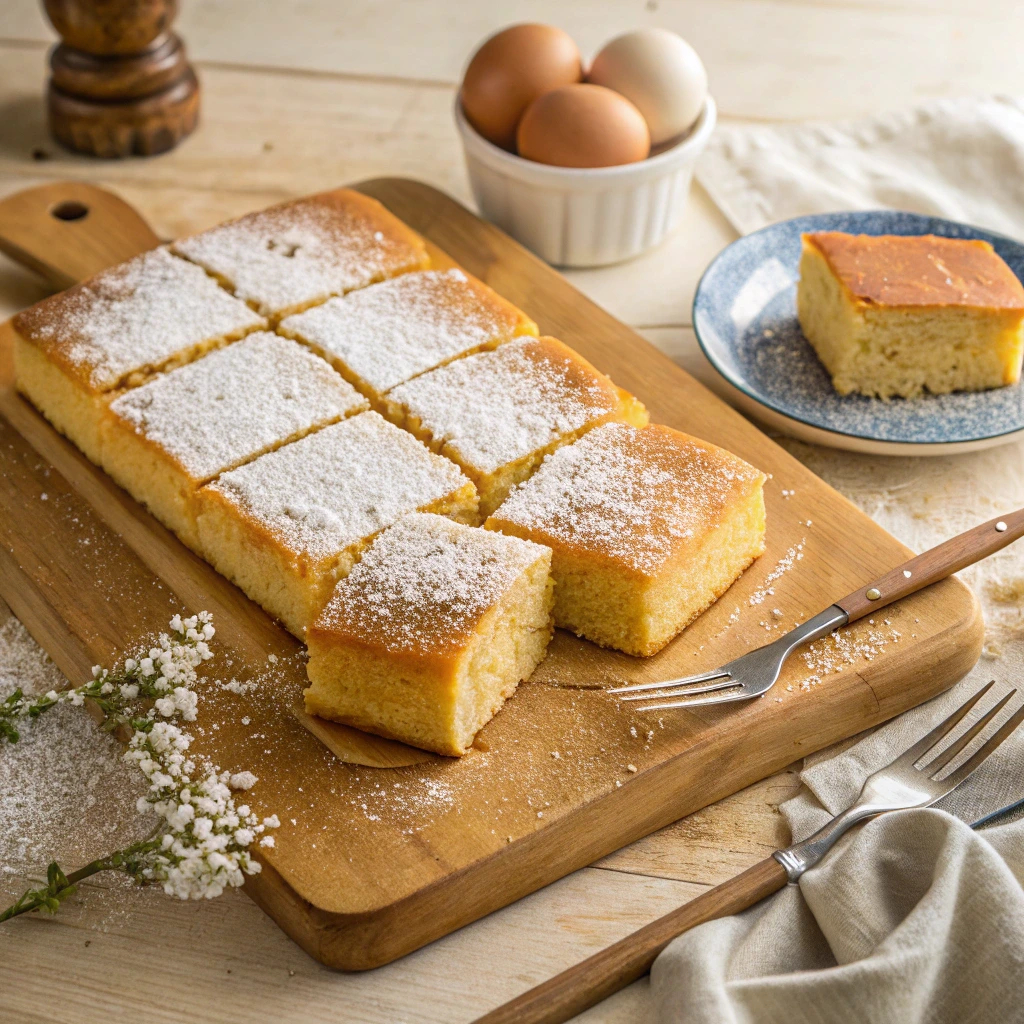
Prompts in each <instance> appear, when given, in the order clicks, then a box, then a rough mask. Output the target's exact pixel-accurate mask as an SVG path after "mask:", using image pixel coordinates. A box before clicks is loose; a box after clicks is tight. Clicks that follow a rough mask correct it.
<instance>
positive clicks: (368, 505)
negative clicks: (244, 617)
mask: <svg viewBox="0 0 1024 1024" xmlns="http://www.w3.org/2000/svg"><path fill="white" fill-rule="evenodd" d="M467 483H468V481H467V480H466V478H465V477H464V476H463V475H462V472H461V471H460V470H459V468H458V467H457V466H456V465H455V464H454V463H452V462H449V461H448V460H447V459H442V458H441V457H440V456H439V455H434V454H433V453H432V452H430V451H428V450H427V448H426V446H425V445H423V444H421V443H420V442H419V441H417V440H416V438H414V437H413V436H412V435H411V434H408V433H406V432H405V431H404V430H400V429H399V428H398V427H396V426H395V425H394V424H392V423H389V422H388V421H387V420H385V419H384V418H383V417H382V416H378V415H377V413H375V412H363V413H359V414H358V415H356V416H352V417H350V418H349V419H347V420H342V422H341V423H335V424H333V425H332V426H329V427H324V429H323V430H319V431H317V432H316V433H315V434H311V435H309V436H308V437H304V438H303V439H302V440H301V441H296V442H295V443H294V444H289V445H285V446H284V447H283V448H278V449H277V451H273V452H268V453H267V454H266V455H261V456H260V457H259V458H258V459H256V460H255V461H253V462H250V463H248V465H245V466H241V467H239V468H238V469H233V470H231V471H230V472H228V473H225V474H224V475H223V476H221V477H219V478H218V479H217V480H216V481H215V482H214V483H212V484H210V485H209V487H210V488H211V489H212V490H214V491H216V492H218V493H219V494H221V495H222V496H223V497H224V498H226V499H227V500H228V501H230V502H232V503H233V504H235V505H236V506H237V507H238V508H239V510H240V512H241V513H242V514H243V515H244V516H246V517H247V518H248V519H249V520H250V521H252V522H254V523H256V524H257V525H258V526H259V528H261V529H262V530H263V531H265V532H266V533H267V534H268V535H269V536H271V537H273V538H274V539H275V540H276V541H277V542H278V543H279V544H281V545H283V546H284V547H286V548H288V549H289V550H290V551H292V552H295V553H296V554H305V555H307V556H308V557H310V558H312V559H315V560H319V559H323V558H329V557H332V556H334V555H338V554H340V553H341V552H343V551H345V550H346V549H347V548H349V547H350V546H351V545H353V544H356V543H358V542H359V541H361V540H363V539H364V538H366V537H369V536H371V535H373V534H375V533H377V532H378V531H380V530H382V529H384V527H386V526H390V525H391V524H392V523H393V522H395V520H396V519H398V518H399V517H400V516H402V515H404V514H405V513H407V512H415V511H416V510H417V509H420V508H423V507H425V506H428V505H430V504H432V503H433V502H436V501H440V500H441V499H442V498H444V497H446V496H447V495H449V494H452V493H453V492H454V491H457V490H459V489H460V488H462V487H464V486H465V485H466V484H467Z"/></svg>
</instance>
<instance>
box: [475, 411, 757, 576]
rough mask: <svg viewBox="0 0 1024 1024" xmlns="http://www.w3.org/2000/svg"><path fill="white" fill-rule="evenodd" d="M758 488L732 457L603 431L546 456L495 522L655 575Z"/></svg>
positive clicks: (749, 470) (663, 431)
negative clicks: (731, 505) (733, 503)
mask: <svg viewBox="0 0 1024 1024" xmlns="http://www.w3.org/2000/svg"><path fill="white" fill-rule="evenodd" d="M762 479H763V476H762V474H761V473H760V472H758V470H756V469H754V468H753V467H752V466H749V465H747V463H745V462H743V461H742V460H741V459H738V458H737V457H736V456H734V455H730V454H729V453H728V452H725V451H722V450H721V449H718V448H715V447H713V446H712V445H708V444H705V443H704V442H702V441H698V440H697V439H696V438H691V437H688V436H687V435H685V434H680V433H678V432H677V431H674V430H670V429H669V428H668V427H660V426H653V427H645V428H644V429H642V430H641V429H637V428H636V427H630V426H625V425H623V424H620V423H607V424H604V425H602V426H599V427H595V428H594V429H593V430H591V431H590V432H589V433H588V434H586V435H584V437H583V438H582V439H581V440H579V441H577V442H576V443H575V444H571V445H566V446H564V447H562V448H559V449H558V450H557V451H556V452H554V453H553V454H552V455H549V456H548V457H547V458H546V459H545V460H544V462H543V463H542V464H541V467H540V469H539V470H538V471H537V472H536V473H535V474H534V476H533V477H532V478H531V479H529V480H527V481H526V482H525V483H522V484H520V485H519V486H518V487H517V488H516V489H515V490H513V491H512V493H511V495H510V496H509V498H508V499H507V500H506V501H505V503H504V504H503V505H502V506H501V508H499V509H498V512H497V513H496V514H495V517H494V518H495V520H496V522H497V524H498V525H500V524H501V523H502V522H508V523H511V524H515V525H517V526H520V527H524V528H526V529H530V530H534V531H536V539H538V540H541V541H542V542H543V540H544V539H545V537H550V538H552V539H553V540H556V541H560V542H562V543H566V544H572V545H574V546H577V547H582V548H585V549H587V550H590V551H595V552H599V553H601V554H604V555H606V556H607V557H610V558H614V559H616V560H618V561H620V562H622V563H624V564H626V565H628V566H631V567H633V568H635V569H637V570H639V571H641V572H652V573H653V572H657V571H658V570H659V569H660V567H661V566H662V564H663V563H664V562H665V560H666V559H667V558H668V557H669V556H670V555H671V554H672V553H673V552H674V551H675V550H676V549H677V548H678V547H679V545H680V543H681V542H683V541H685V540H686V539H688V538H691V537H699V536H700V535H702V534H705V533H707V531H709V530H711V529H714V528H715V527H716V526H717V524H718V522H719V520H720V518H721V516H722V514H723V512H724V511H725V509H726V507H727V505H728V503H729V502H730V501H733V500H736V499H738V498H739V497H740V496H741V495H743V494H745V493H749V492H750V491H751V490H752V489H753V487H754V486H756V485H757V484H758V482H759V481H760V480H762Z"/></svg>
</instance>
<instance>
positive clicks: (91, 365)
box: [14, 248, 265, 391]
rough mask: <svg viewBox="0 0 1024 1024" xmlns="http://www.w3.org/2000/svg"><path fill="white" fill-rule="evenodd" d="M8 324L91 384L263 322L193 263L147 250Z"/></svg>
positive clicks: (151, 366) (122, 377)
mask: <svg viewBox="0 0 1024 1024" xmlns="http://www.w3.org/2000/svg"><path fill="white" fill-rule="evenodd" d="M14 326H15V330H16V331H17V332H18V333H19V334H20V335H21V336H22V337H23V338H25V339H26V340H27V341H29V342H31V343H32V344H34V345H36V346H37V347H38V348H39V349H40V350H41V351H42V352H43V353H44V354H45V355H46V356H47V357H48V358H50V359H51V360H53V361H54V362H55V363H57V364H58V365H60V366H61V367H62V368H64V370H65V371H66V372H68V373H70V374H71V375H73V376H74V377H76V378H77V379H79V380H81V381H82V383H83V384H85V385H87V386H88V387H89V388H91V389H92V390H95V391H107V390H110V389H112V388H114V387H116V386H117V385H119V384H122V383H125V382H131V381H130V378H131V377H132V375H133V374H140V373H143V374H144V373H147V372H151V371H153V370H159V369H161V368H163V367H165V366H167V365H169V364H173V363H174V362H175V361H178V362H180V361H184V360H185V359H188V358H191V357H192V356H193V355H195V354H197V353H198V352H201V351H203V350H205V349H206V348H209V347H213V346H215V345H218V344H221V343H223V342H224V341H225V340H228V341H229V340H232V339H234V338H238V337H241V336H242V335H244V334H246V333H248V332H249V331H252V330H256V329H257V328H259V327H262V326H265V323H264V321H263V319H262V317H260V316H258V315H257V314H256V313H254V312H253V311H252V310H251V309H250V308H249V307H248V306H246V305H245V303H243V302H240V301H239V300H238V299H236V298H234V297H233V296H232V295H230V294H228V293H227V292H226V291H224V289H223V288H221V287H220V286H219V285H218V284H217V283H216V281H214V280H213V279H212V278H211V277H210V276H209V275H208V274H207V273H206V272H205V271H204V270H202V269H201V268H200V267H197V266H195V265H194V264H192V263H189V262H188V261H187V260H183V259H179V258H178V257H176V256H173V255H171V254H170V253H169V252H168V251H167V250H166V249H163V248H161V249H154V250H152V251H151V252H147V253H143V254H142V255H141V256H136V257H135V258H134V259H131V260H128V262H126V263H122V264H120V265H119V266H117V267H113V268H111V269H110V270H105V271H102V272H101V273H99V274H96V275H95V276H94V277H91V278H89V279H88V280H87V281H84V282H82V284H80V285H76V286H75V287H73V288H69V289H67V291H64V292H60V293H59V294H57V295H54V296H51V297H50V298H48V299H44V300H43V301H42V302H38V303H36V305H34V306H31V307H30V308H29V309H26V310H24V311H23V312H22V313H19V314H18V316H17V317H15V320H14Z"/></svg>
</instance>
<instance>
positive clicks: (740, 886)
mask: <svg viewBox="0 0 1024 1024" xmlns="http://www.w3.org/2000/svg"><path fill="white" fill-rule="evenodd" d="M991 687H992V683H988V684H987V685H986V686H983V687H982V688H981V689H980V690H978V691H977V692H976V693H975V694H974V695H973V696H972V697H970V698H969V699H968V700H967V701H965V702H964V703H963V704H962V705H961V706H960V707H959V708H957V709H956V711H954V712H953V713H952V714H951V715H950V716H949V717H948V718H947V719H945V721H943V722H940V723H939V725H937V726H936V727H935V728H934V729H932V731H931V732H929V733H928V735H927V736H924V737H923V738H922V739H920V740H919V741H918V742H917V743H915V744H914V745H913V746H912V747H911V748H910V749H909V750H906V751H904V752H903V753H902V754H900V756H899V757H897V758H896V759H895V760H894V761H892V762H891V763H890V764H887V765H886V766H885V767H884V768H880V769H879V770H878V771H876V772H875V773H874V774H873V775H870V776H869V777H868V778H867V780H866V781H865V783H864V786H863V788H862V789H861V791H860V796H859V797H858V798H857V800H856V801H855V802H854V804H853V805H852V806H851V807H849V808H848V809H847V810H845V811H843V812H842V814H839V815H837V816H836V817H835V818H833V819H832V820H831V821H830V822H829V823H828V824H827V825H826V826H825V827H824V828H822V829H819V830H818V831H817V832H815V833H814V835H812V836H810V837H809V838H808V839H805V840H804V841H803V842H800V843H796V844H794V845H793V846H790V847H789V848H788V849H785V850H778V851H776V852H775V853H774V854H772V856H770V857H768V858H767V859H765V860H763V861H761V863H759V864H755V865H754V866H753V867H752V868H748V869H747V870H746V871H744V872H743V874H741V875H737V876H736V877H735V878H732V879H730V880H729V881H728V882H723V883H722V884H721V885H718V886H716V887H715V888H714V889H711V890H709V891H708V892H706V893H704V894H703V895H701V896H698V897H697V899H695V900H692V901H691V902H689V903H687V904H686V905H685V906H682V907H679V908H678V909H677V910H673V911H671V912H670V913H668V914H666V915H665V916H664V917H659V918H658V919H657V920H656V921H652V922H651V923H650V924H649V925H647V926H646V927H644V928H641V929H640V930H639V931H636V932H633V934H632V935H627V936H626V937H625V938H624V939H621V940H620V941H619V942H616V943H615V944H614V945H612V946H609V947H608V948H607V949H603V950H601V952H600V953H595V954H594V955H593V956H592V957H590V958H589V959H587V960H584V961H583V962H582V963H580V964H577V965H576V966H575V967H571V968H569V970H567V971H563V973H561V974H558V975H556V976H555V977H554V978H552V979H551V980H550V981H546V982H544V983H543V984H542V985H538V986H537V987H536V988H533V989H530V991H529V992H525V993H524V994H523V995H521V996H518V997H517V998H516V999H513V1000H512V1001H511V1002H509V1003H505V1005H504V1006H499V1007H498V1008H497V1009H496V1010H492V1011H491V1012H490V1013H488V1014H485V1015H484V1016H483V1017H480V1018H479V1019H478V1020H477V1021H476V1024H562V1022H564V1021H567V1020H569V1019H570V1018H571V1017H575V1016H576V1014H578V1013H582V1012H583V1011H584V1010H586V1009H589V1008H590V1007H591V1006H594V1005H595V1004H596V1003H599V1002H600V1001H601V1000H602V999H606V998H607V997H608V996H610V995H612V994H613V993H615V992H618V991H619V989H622V988H625V987H626V985H628V984H630V983H631V982H633V981H636V979H637V978H639V977H641V976H642V975H644V974H646V973H647V972H648V971H649V970H650V968H651V964H652V963H654V960H655V958H656V957H657V956H658V954H659V953H660V952H661V951H662V950H663V949H664V948H665V947H666V946H667V945H668V944H669V943H670V942H671V941H672V940H673V939H674V938H677V937H678V936H679V935H682V934H683V932H686V931H689V929H691V928H693V927H695V926H696V925H698V924H703V923H704V922H705V921H712V920H715V919H716V918H719V917H727V916H729V915H731V914H738V913H739V912H740V911H741V910H746V909H747V908H748V907H752V906H753V905H754V904H755V903H757V902H759V901H760V900H762V899H764V898H765V897H766V896H770V895H771V894H772V893H773V892H777V891H778V890H779V889H781V888H782V887H783V886H784V885H785V884H786V883H787V882H796V881H797V880H798V879H799V878H800V876H801V875H802V874H803V873H804V872H805V871H807V870H808V869H809V868H812V867H814V865H815V864H817V863H819V862H820V861H821V860H822V858H823V857H824V856H825V855H826V854H827V853H828V851H829V850H831V849H832V847H833V846H834V845H835V844H836V842H837V841H838V840H839V838H840V837H841V836H843V835H844V834H845V833H846V832H848V831H849V830H850V829H851V828H852V827H853V826H854V825H856V824H858V823H859V822H862V821H867V820H868V819H869V818H874V817H877V816H878V815H879V814H885V813H887V812H889V811H899V810H909V809H911V808H914V807H929V806H931V805H932V804H934V803H935V802H936V801H937V800H939V799H940V798H941V797H943V796H945V795H946V794H947V793H951V792H952V791H953V790H954V789H956V787H957V786H959V785H960V784H961V783H962V782H963V781H964V780H965V779H967V778H968V777H969V776H970V775H971V773H972V772H973V771H974V770H975V769H976V768H977V767H978V766H979V765H980V764H981V763H982V762H983V761H984V760H985V759H986V758H987V757H988V756H989V755H990V754H991V753H992V752H993V751H994V750H996V748H997V747H999V745H1000V744H1001V743H1002V742H1003V740H1005V739H1006V738H1007V737H1008V736H1009V735H1010V734H1011V733H1012V732H1013V731H1014V730H1015V729H1016V728H1017V726H1018V725H1020V723H1021V722H1022V721H1024V705H1022V706H1021V707H1020V708H1018V709H1017V711H1015V712H1014V713H1013V714H1012V715H1010V717H1009V718H1007V719H1006V721H1004V722H1003V723H1002V725H1000V726H999V728H998V729H997V730H996V731H995V732H994V733H993V734H992V735H991V736H990V737H989V738H988V739H987V740H985V742H984V743H983V744H982V746H981V747H980V748H979V749H978V750H977V751H975V752H974V753H972V754H971V756H970V757H968V758H967V760H965V761H964V762H963V764H960V765H958V766H957V767H956V768H954V769H953V770H952V771H951V772H947V773H946V775H945V776H943V777H942V778H936V776H938V775H941V774H942V772H943V770H944V769H946V768H947V767H948V766H949V765H950V764H951V763H952V762H953V761H954V760H955V759H956V758H957V756H958V755H959V754H961V753H962V752H963V751H964V750H965V749H966V748H967V747H968V746H969V744H970V743H971V741H972V740H974V739H975V738H976V737H977V736H979V735H980V734H981V733H982V732H984V731H985V729H986V728H987V727H988V726H989V725H990V724H991V723H992V722H993V721H994V720H995V718H996V717H997V716H998V715H999V712H1000V711H1002V710H1003V708H1004V707H1005V706H1006V704H1007V703H1008V702H1009V701H1010V700H1011V698H1012V697H1013V696H1014V694H1015V693H1016V692H1017V691H1016V690H1011V691H1010V692H1009V693H1008V694H1006V695H1005V696H1004V697H1002V698H1001V699H1000V700H999V701H997V702H996V704H994V705H993V706H992V707H991V708H990V709H989V710H988V711H987V712H986V713H985V714H984V715H982V716H981V717H980V718H979V719H978V720H977V721H976V722H974V724H973V725H971V726H970V728H968V729H967V730H966V731H964V732H963V733H962V734H961V735H960V736H958V737H957V738H956V739H955V740H953V741H952V742H951V743H949V744H947V745H944V746H943V748H942V749H941V750H939V751H938V752H937V753H935V755H934V756H933V757H931V758H930V759H929V760H928V761H927V763H924V764H922V765H921V766H920V767H918V762H919V761H923V760H924V758H925V756H926V755H928V754H929V753H930V752H931V751H932V750H933V748H936V747H937V745H938V744H939V742H940V741H941V740H942V739H943V738H944V737H946V736H947V735H948V734H949V733H950V732H952V730H953V729H955V728H956V726H957V725H958V724H959V723H960V721H961V720H962V719H963V718H964V717H965V716H966V715H967V714H968V712H970V710H971V709H972V708H973V707H974V706H975V705H976V704H977V703H978V702H979V701H980V700H981V698H982V697H984V696H985V694H986V693H987V692H988V691H989V690H990V689H991Z"/></svg>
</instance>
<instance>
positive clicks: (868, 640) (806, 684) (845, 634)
mask: <svg viewBox="0 0 1024 1024" xmlns="http://www.w3.org/2000/svg"><path fill="white" fill-rule="evenodd" d="M866 625H867V628H864V627H863V626H857V627H851V628H850V629H844V630H837V631H836V632H834V633H830V634H829V635H828V636H826V637H823V638H822V639H821V640H815V641H814V643H812V644H808V645H807V646H806V647H805V648H803V650H801V652H800V657H801V658H802V659H803V661H804V664H805V665H806V666H807V668H808V669H810V671H811V672H812V673H814V674H813V675H812V676H810V677H809V678H808V679H805V680H804V681H803V682H802V683H801V684H800V685H801V689H803V690H809V689H810V688H811V687H812V686H815V685H817V683H819V682H820V681H821V677H822V676H826V675H829V674H830V673H832V672H842V671H843V669H844V668H846V667H847V666H849V665H853V664H855V663H856V662H857V661H861V660H863V661H873V660H874V659H875V658H877V657H878V656H879V655H881V654H882V652H883V651H884V650H885V648H886V647H887V646H888V645H889V644H891V643H896V642H898V641H899V640H900V638H901V637H902V634H901V633H900V632H899V630H898V629H896V628H895V627H894V626H893V625H892V624H891V623H890V622H889V620H888V619H886V620H884V622H883V623H882V624H880V625H876V624H875V620H874V619H871V620H869V621H868V623H867V624H866Z"/></svg>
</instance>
